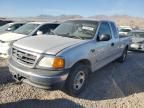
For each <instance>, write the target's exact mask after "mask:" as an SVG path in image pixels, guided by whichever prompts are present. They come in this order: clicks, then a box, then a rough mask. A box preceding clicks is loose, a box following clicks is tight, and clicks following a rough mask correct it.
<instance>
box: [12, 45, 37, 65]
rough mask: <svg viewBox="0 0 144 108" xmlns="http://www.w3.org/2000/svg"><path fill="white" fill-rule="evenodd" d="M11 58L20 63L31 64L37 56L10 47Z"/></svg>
mask: <svg viewBox="0 0 144 108" xmlns="http://www.w3.org/2000/svg"><path fill="white" fill-rule="evenodd" d="M12 58H13V59H14V60H16V61H17V62H19V63H21V64H24V65H27V66H33V65H34V63H35V61H36V58H37V56H36V55H33V54H30V53H26V52H24V51H21V50H17V49H15V48H12Z"/></svg>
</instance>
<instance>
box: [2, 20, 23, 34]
mask: <svg viewBox="0 0 144 108" xmlns="http://www.w3.org/2000/svg"><path fill="white" fill-rule="evenodd" d="M24 24H25V23H23V22H13V23H8V24H5V25H3V26H1V27H0V34H2V33H6V32H10V31H14V30H16V29H18V28H19V27H21V26H22V25H24Z"/></svg>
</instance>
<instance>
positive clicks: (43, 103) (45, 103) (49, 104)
mask: <svg viewBox="0 0 144 108" xmlns="http://www.w3.org/2000/svg"><path fill="white" fill-rule="evenodd" d="M0 108H83V107H82V106H81V105H79V104H76V103H75V102H72V101H70V100H67V99H54V100H38V99H27V100H22V101H18V102H11V103H6V104H0Z"/></svg>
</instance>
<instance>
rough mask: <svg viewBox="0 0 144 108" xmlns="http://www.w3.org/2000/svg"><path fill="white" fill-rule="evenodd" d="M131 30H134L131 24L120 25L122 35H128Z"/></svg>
mask: <svg viewBox="0 0 144 108" xmlns="http://www.w3.org/2000/svg"><path fill="white" fill-rule="evenodd" d="M131 31H132V27H130V26H120V27H119V34H120V35H127V34H128V33H129V32H131Z"/></svg>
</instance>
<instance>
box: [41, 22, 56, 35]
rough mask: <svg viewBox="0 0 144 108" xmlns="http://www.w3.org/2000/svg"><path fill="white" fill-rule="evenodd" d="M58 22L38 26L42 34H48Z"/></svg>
mask: <svg viewBox="0 0 144 108" xmlns="http://www.w3.org/2000/svg"><path fill="white" fill-rule="evenodd" d="M57 26H58V24H45V25H43V26H41V27H40V28H39V31H41V32H42V33H43V34H49V33H50V31H51V30H54V29H55V28H56V27H57Z"/></svg>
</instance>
